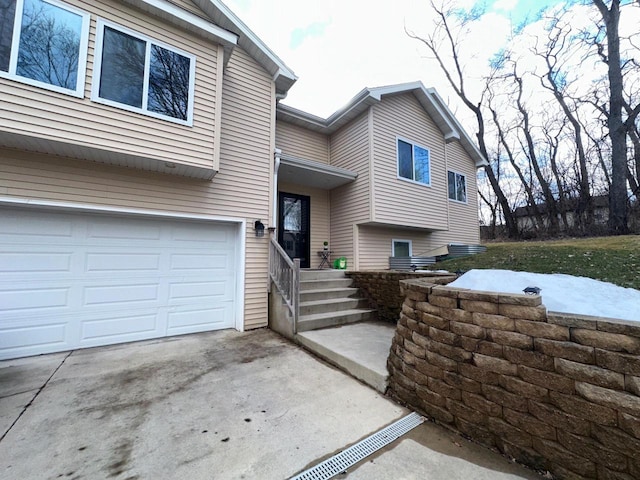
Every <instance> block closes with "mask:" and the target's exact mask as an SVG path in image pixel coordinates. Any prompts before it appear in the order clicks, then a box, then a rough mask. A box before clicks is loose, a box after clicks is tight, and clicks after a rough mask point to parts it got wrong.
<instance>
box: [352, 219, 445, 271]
mask: <svg viewBox="0 0 640 480" xmlns="http://www.w3.org/2000/svg"><path fill="white" fill-rule="evenodd" d="M359 230H360V231H359V235H358V236H359V250H360V269H361V270H386V269H388V268H389V257H390V256H391V255H392V254H391V245H392V241H393V240H411V248H412V253H413V255H420V254H422V253H426V252H428V251H429V250H431V249H433V248H435V247H437V246H438V245H434V243H433V237H432V234H430V233H426V232H420V231H418V230H408V229H401V228H387V227H381V226H369V225H360V226H359Z"/></svg>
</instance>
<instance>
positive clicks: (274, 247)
mask: <svg viewBox="0 0 640 480" xmlns="http://www.w3.org/2000/svg"><path fill="white" fill-rule="evenodd" d="M269 276H270V277H271V280H273V283H274V284H275V286H276V288H277V289H278V291H279V292H280V294H281V295H282V298H283V299H284V302H285V304H286V305H287V308H288V309H289V311H290V312H291V317H292V318H293V333H297V328H298V316H299V311H300V259H299V258H295V259H293V260H291V259H290V258H289V255H287V252H285V251H284V249H283V248H282V247H281V246H280V245H279V244H278V242H277V241H276V239H275V238H273V237H271V241H270V243H269Z"/></svg>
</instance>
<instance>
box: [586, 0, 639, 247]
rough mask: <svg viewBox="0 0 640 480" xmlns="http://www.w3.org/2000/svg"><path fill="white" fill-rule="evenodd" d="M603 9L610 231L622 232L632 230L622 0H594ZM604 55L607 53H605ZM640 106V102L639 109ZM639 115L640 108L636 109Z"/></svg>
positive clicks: (618, 233)
mask: <svg viewBox="0 0 640 480" xmlns="http://www.w3.org/2000/svg"><path fill="white" fill-rule="evenodd" d="M592 1H593V4H594V5H595V6H596V7H597V8H598V10H599V11H600V15H602V20H603V22H604V25H605V29H606V35H607V52H606V56H604V57H603V60H604V61H605V63H606V64H607V75H608V78H609V90H610V93H609V114H608V117H607V122H608V127H609V139H610V141H611V189H610V190H609V232H610V233H612V234H614V235H621V234H625V233H628V232H629V227H628V221H629V218H628V216H629V214H628V206H627V202H628V198H627V176H628V171H627V170H628V167H627V128H626V126H625V123H624V121H623V119H622V112H623V109H624V106H625V101H624V96H623V88H624V87H623V82H622V66H621V63H620V61H621V58H620V36H619V26H620V0H611V1H610V2H608V3H609V4H608V5H607V3H605V2H604V0H592ZM603 55H604V54H603ZM638 108H640V105H638V107H637V108H636V110H637V109H638ZM634 115H635V116H637V115H638V113H637V112H635V113H634Z"/></svg>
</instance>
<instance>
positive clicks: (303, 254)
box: [278, 192, 311, 268]
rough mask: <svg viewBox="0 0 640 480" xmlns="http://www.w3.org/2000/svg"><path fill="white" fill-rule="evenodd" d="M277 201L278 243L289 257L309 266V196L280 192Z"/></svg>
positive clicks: (304, 266)
mask: <svg viewBox="0 0 640 480" xmlns="http://www.w3.org/2000/svg"><path fill="white" fill-rule="evenodd" d="M278 198H279V201H278V216H279V218H278V225H279V228H278V243H279V244H280V246H281V247H282V248H284V251H285V252H287V255H289V257H291V258H299V259H300V266H301V267H302V268H309V266H310V258H309V253H310V252H309V247H310V244H311V242H310V239H309V233H310V229H309V223H310V221H309V220H310V215H309V205H310V200H309V197H307V196H305V195H296V194H293V193H284V192H280V194H279V197H278Z"/></svg>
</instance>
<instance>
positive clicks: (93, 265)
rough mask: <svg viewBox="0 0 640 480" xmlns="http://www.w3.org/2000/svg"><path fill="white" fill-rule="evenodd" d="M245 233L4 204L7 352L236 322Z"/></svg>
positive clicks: (0, 336) (0, 320) (1, 265)
mask: <svg viewBox="0 0 640 480" xmlns="http://www.w3.org/2000/svg"><path fill="white" fill-rule="evenodd" d="M237 230H238V229H237V227H236V226H235V225H234V224H226V223H214V222H196V221H178V220H173V219H166V218H163V219H156V218H153V219H150V218H149V217H136V216H109V215H103V214H86V213H82V214H76V213H66V212H65V213H61V212H59V211H40V210H39V211H36V210H30V209H0V359H6V358H16V357H22V356H27V355H34V354H39V353H49V352H57V351H63V350H70V349H75V348H84V347H92V346H97V345H107V344H112V343H121V342H129V341H133V340H142V339H148V338H156V337H163V336H168V335H179V334H184V333H193V332H201V331H206V330H215V329H221V328H229V327H233V326H234V325H235V312H236V303H237V299H236V280H237V272H236V270H237V259H238V255H239V252H238V238H237V233H236V232H237Z"/></svg>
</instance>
